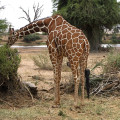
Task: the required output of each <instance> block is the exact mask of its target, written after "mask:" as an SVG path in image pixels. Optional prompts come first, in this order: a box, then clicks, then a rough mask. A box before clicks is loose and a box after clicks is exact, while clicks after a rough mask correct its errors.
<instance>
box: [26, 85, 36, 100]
mask: <svg viewBox="0 0 120 120" xmlns="http://www.w3.org/2000/svg"><path fill="white" fill-rule="evenodd" d="M24 87H25V88H26V90H27V91H28V92H29V94H30V96H31V99H32V102H34V98H33V95H32V94H31V92H30V90H29V88H28V87H27V86H26V85H24Z"/></svg>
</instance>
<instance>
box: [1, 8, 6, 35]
mask: <svg viewBox="0 0 120 120" xmlns="http://www.w3.org/2000/svg"><path fill="white" fill-rule="evenodd" d="M4 8H5V7H4V6H0V10H2V9H4ZM7 27H8V24H7V21H6V20H5V19H0V35H1V34H2V33H3V32H4V31H5V30H6V29H7Z"/></svg>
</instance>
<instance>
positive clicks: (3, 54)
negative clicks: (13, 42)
mask: <svg viewBox="0 0 120 120" xmlns="http://www.w3.org/2000/svg"><path fill="white" fill-rule="evenodd" d="M19 64H20V56H19V55H18V51H17V50H16V49H11V48H9V47H7V46H2V47H0V91H1V90H3V88H5V87H6V89H12V88H15V86H16V83H17V81H18V77H17V70H18V67H19Z"/></svg>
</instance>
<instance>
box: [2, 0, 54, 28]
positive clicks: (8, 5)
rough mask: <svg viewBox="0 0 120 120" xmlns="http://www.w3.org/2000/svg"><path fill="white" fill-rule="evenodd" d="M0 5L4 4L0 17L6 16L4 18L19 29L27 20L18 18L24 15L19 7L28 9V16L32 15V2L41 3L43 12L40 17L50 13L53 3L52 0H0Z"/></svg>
mask: <svg viewBox="0 0 120 120" xmlns="http://www.w3.org/2000/svg"><path fill="white" fill-rule="evenodd" d="M0 1H1V2H0V6H5V9H3V10H1V11H0V19H4V18H6V20H7V21H8V22H9V23H10V24H11V25H12V26H13V27H14V28H15V29H19V28H21V27H23V26H25V25H26V24H28V21H26V20H25V19H19V18H20V17H23V16H24V17H25V14H24V13H23V12H22V10H21V9H20V8H19V7H22V8H23V9H24V10H26V11H28V9H29V13H30V16H31V17H33V16H34V12H33V8H32V7H33V4H36V5H37V4H38V3H39V6H42V5H43V12H42V14H41V16H40V18H44V17H48V16H51V15H52V11H53V9H52V8H53V5H52V0H0Z"/></svg>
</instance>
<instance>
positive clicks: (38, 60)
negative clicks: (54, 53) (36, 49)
mask: <svg viewBox="0 0 120 120" xmlns="http://www.w3.org/2000/svg"><path fill="white" fill-rule="evenodd" d="M33 61H34V64H35V65H36V66H37V67H38V68H39V69H43V70H52V64H51V61H50V59H49V56H48V55H46V54H45V55H43V54H41V55H38V56H37V57H33Z"/></svg>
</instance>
